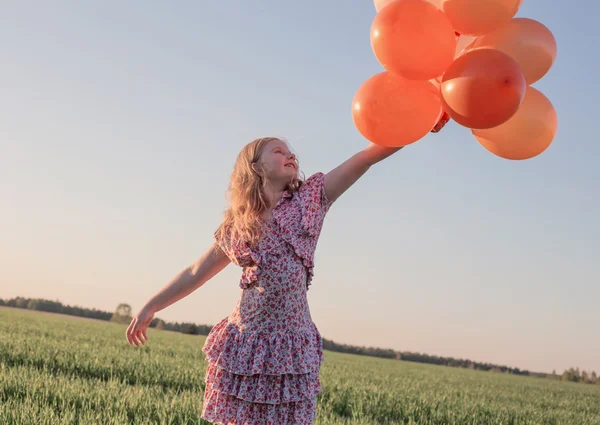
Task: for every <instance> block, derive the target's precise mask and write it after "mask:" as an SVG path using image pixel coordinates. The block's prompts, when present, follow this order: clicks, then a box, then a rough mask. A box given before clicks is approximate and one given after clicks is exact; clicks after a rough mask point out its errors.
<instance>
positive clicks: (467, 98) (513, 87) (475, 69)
mask: <svg viewBox="0 0 600 425" xmlns="http://www.w3.org/2000/svg"><path fill="white" fill-rule="evenodd" d="M526 87H527V84H526V83H525V77H524V76H523V71H521V69H520V68H519V65H518V64H517V62H515V60H514V59H513V58H511V57H510V56H508V55H507V54H504V53H502V52H499V51H498V50H494V49H477V50H471V51H469V52H467V53H465V54H464V55H462V56H459V57H458V58H457V59H456V60H455V61H454V63H453V64H452V65H451V66H450V67H449V68H448V69H447V70H446V72H445V73H444V76H443V77H442V84H441V87H440V89H441V93H442V102H443V104H444V109H445V110H446V112H448V114H449V115H450V117H452V119H453V120H455V121H456V122H457V123H459V124H461V125H463V126H465V127H469V128H491V127H496V126H498V125H500V124H502V123H503V122H505V121H507V120H508V119H509V118H510V117H512V116H513V115H514V114H515V113H516V112H517V109H519V106H521V103H522V102H523V98H524V97H525V90H526Z"/></svg>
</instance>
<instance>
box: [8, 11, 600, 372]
mask: <svg viewBox="0 0 600 425" xmlns="http://www.w3.org/2000/svg"><path fill="white" fill-rule="evenodd" d="M51 3H52V4H50V2H42V1H39V2H10V3H7V4H4V5H3V8H2V14H0V38H1V39H2V40H3V43H2V49H1V50H0V58H1V59H0V60H1V62H0V77H1V78H2V82H3V84H2V91H1V94H0V195H1V199H2V207H1V208H0V223H2V224H1V226H2V228H1V230H0V297H3V298H8V297H14V296H19V295H21V296H26V297H43V298H50V299H58V300H60V301H62V302H63V303H67V304H77V305H81V306H85V307H90V308H93V307H96V308H99V309H104V310H113V309H114V308H115V307H116V306H117V304H118V303H120V302H127V303H130V304H131V305H132V307H133V309H134V310H136V311H137V309H139V308H140V307H141V306H142V304H143V303H144V302H145V301H146V300H147V299H148V298H149V297H150V296H152V295H153V294H154V293H155V292H156V291H157V290H159V289H160V288H161V287H162V286H163V285H165V284H166V283H167V282H168V281H169V280H170V279H171V278H172V277H173V276H174V275H175V274H176V273H177V272H179V271H180V270H181V269H182V268H183V267H185V266H186V265H187V264H189V263H190V262H192V261H193V260H194V259H195V258H197V257H198V256H199V255H201V254H202V253H203V252H204V250H205V249H207V247H208V246H209V245H210V244H211V242H212V233H213V231H214V230H215V228H216V227H217V225H218V223H219V221H220V218H221V213H222V211H223V209H224V208H225V206H226V203H225V190H226V187H227V184H228V178H229V173H230V171H231V169H232V166H233V162H234V160H235V156H236V155H237V153H238V152H239V150H240V149H241V148H242V146H243V145H244V144H245V143H247V142H249V141H250V140H252V139H254V138H256V137H259V136H266V135H275V136H284V137H286V138H287V139H288V140H289V141H290V143H291V145H292V147H293V148H294V150H295V151H296V152H297V153H298V155H299V158H300V161H301V166H302V168H303V171H304V173H305V175H306V176H309V175H311V174H312V173H314V172H316V171H324V172H326V171H328V170H330V169H331V168H333V167H335V166H336V165H338V164H339V163H340V162H341V161H343V160H345V159H346V158H348V157H349V156H350V155H352V154H354V153H355V152H357V151H358V150H360V149H362V148H363V147H364V146H365V145H366V143H367V142H366V141H365V140H364V139H363V138H362V137H361V136H360V134H359V133H358V132H357V130H356V129H355V127H354V125H353V122H352V117H351V109H350V105H351V101H352V97H353V96H354V93H355V91H356V90H357V89H358V87H359V86H360V85H361V84H362V83H363V82H364V81H365V80H366V79H367V78H369V77H370V76H371V75H373V74H375V73H378V72H380V71H381V70H382V68H381V66H380V65H379V64H378V63H377V61H376V59H375V57H374V55H373V53H372V50H371V47H370V42H369V28H370V25H371V22H372V19H373V17H374V16H375V9H374V7H373V3H372V2H371V1H369V0H360V1H359V0H352V1H347V0H346V1H343V0H335V1H334V0H330V1H315V0H304V1H301V2H299V1H280V2H276V1H267V0H255V1H252V2H249V1H242V0H236V1H197V2H194V1H187V2H184V1H182V2H159V1H152V2H147V1H128V2H117V1H106V2H81V1H55V2H51ZM599 9H600V6H599V5H598V3H596V2H592V1H591V0H587V1H585V2H581V3H580V4H579V5H578V6H577V7H574V6H571V5H569V4H568V2H547V1H543V0H525V1H524V2H523V5H522V7H521V10H520V12H519V14H518V16H526V17H530V18H533V19H537V20H539V21H541V22H542V23H544V24H545V25H546V26H548V27H549V28H550V29H551V30H552V32H553V33H554V35H555V36H556V38H557V41H558V57H557V61H556V62H555V64H554V67H553V68H552V69H551V70H550V72H549V73H548V74H547V75H546V76H545V77H544V78H543V79H542V80H541V81H539V82H538V83H536V84H535V86H536V87H537V88H538V89H540V90H541V91H542V92H543V93H544V94H546V95H547V96H548V97H549V98H550V100H551V101H552V102H553V104H554V106H555V108H556V110H557V113H558V119H559V131H558V134H557V137H556V139H555V140H554V143H553V144H552V145H551V146H550V148H549V149H548V150H547V151H546V152H545V153H544V154H542V155H541V156H539V157H537V158H534V159H531V160H528V161H523V162H511V161H507V160H503V159H500V158H497V157H495V156H493V155H492V154H490V153H488V152H487V151H486V150H485V149H483V148H482V147H481V146H480V145H479V144H478V143H477V142H476V141H475V139H474V138H473V137H472V136H471V134H470V132H469V130H467V129H466V128H464V127H460V126H459V125H457V124H456V123H450V124H449V125H448V126H447V127H446V128H445V129H444V130H443V132H441V133H439V134H437V135H433V134H431V135H428V136H426V137H425V138H423V139H422V140H420V141H419V142H418V143H416V144H415V145H412V146H410V147H409V148H406V149H404V150H403V151H401V152H399V153H398V154H397V155H395V156H393V157H391V158H389V159H388V160H386V161H384V162H382V163H380V164H378V165H377V166H376V167H374V168H373V169H371V170H370V171H369V172H368V174H367V175H365V176H364V177H363V178H362V179H361V180H360V181H359V182H358V183H357V184H356V185H355V186H353V187H352V188H351V189H350V190H349V191H348V192H346V194H344V195H343V196H342V197H341V198H340V199H339V200H338V201H337V202H336V204H335V206H334V207H332V209H331V210H330V213H329V216H328V218H327V220H326V223H325V227H324V230H323V233H322V235H321V239H320V242H319V247H318V250H317V254H316V269H315V273H316V275H315V279H314V282H313V286H311V289H310V291H309V292H308V297H309V302H310V305H311V312H312V316H313V319H314V321H315V323H316V324H317V326H318V327H319V329H320V331H321V333H322V334H323V336H324V337H325V338H328V339H333V340H334V341H337V342H341V343H348V344H357V345H373V346H379V347H386V348H394V349H398V350H406V351H419V352H424V353H429V354H437V355H442V356H454V357H462V358H469V359H472V360H477V361H484V362H485V361H487V362H493V363H497V364H504V365H508V366H513V367H520V368H524V369H529V370H534V371H546V372H551V371H552V369H556V370H557V372H559V373H560V372H562V371H563V369H565V368H568V367H570V366H573V367H576V366H578V367H580V368H585V369H595V370H596V371H597V372H600V339H599V338H598V326H599V324H600V323H599V322H600V319H599V315H598V312H599V308H600V261H599V258H600V225H599V222H598V217H600V190H599V189H600V187H599V186H600V185H599V181H600V167H599V166H598V157H599V155H600V143H598V140H599V137H598V134H597V126H596V123H597V122H598V119H599V117H598V113H597V110H598V107H597V102H598V95H599V94H600V90H599V88H598V87H599V85H598V82H597V78H598V77H597V76H598V75H599V71H600V69H599V66H598V54H597V46H598V44H599V41H600V40H599V37H598V22H597V16H599V15H600V13H599V12H600V10H599ZM578 31H579V33H577V32H578ZM239 273H240V270H239V269H238V268H236V266H233V265H231V266H229V267H228V268H227V269H226V270H224V271H223V272H222V273H221V274H219V275H218V276H217V277H215V278H214V279H213V280H211V281H209V282H208V283H207V284H206V285H205V286H203V287H202V288H200V289H199V290H198V291H196V292H195V293H193V294H191V295H190V296H189V297H187V298H185V299H184V300H182V301H180V302H179V303H176V304H175V305H173V306H171V307H169V308H167V309H166V310H164V311H162V312H159V313H158V314H157V316H158V317H162V318H164V319H166V320H171V321H192V322H196V323H205V324H215V323H216V322H217V321H218V320H220V319H221V318H223V317H225V316H226V315H228V314H229V313H230V312H231V310H232V309H233V307H234V304H235V302H236V300H237V298H238V296H239V291H240V289H239V286H238V283H239ZM123 342H124V343H125V339H124V337H123ZM199 348H200V347H199Z"/></svg>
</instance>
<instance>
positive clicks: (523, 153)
mask: <svg viewBox="0 0 600 425" xmlns="http://www.w3.org/2000/svg"><path fill="white" fill-rule="evenodd" d="M557 127H558V119H557V116H556V111H555V109H554V107H553V106H552V103H551V102H550V100H549V99H548V98H547V97H546V96H544V94H543V93H542V92H540V91H539V90H536V89H535V88H533V87H531V86H530V87H527V93H526V94H525V100H524V101H523V105H521V107H520V108H519V110H518V111H517V113H516V114H515V115H514V116H513V117H512V118H511V119H509V120H508V121H506V122H505V123H504V124H501V125H500V126H498V127H495V128H490V129H486V130H471V131H472V133H473V136H475V138H476V139H477V141H478V142H479V143H480V144H481V145H482V146H483V147H484V148H486V149H487V150H488V151H489V152H491V153H493V154H494V155H497V156H499V157H501V158H505V159H512V160H523V159H529V158H533V157H534V156H537V155H539V154H541V153H542V152H544V151H545V150H546V149H547V148H548V146H550V144H551V143H552V140H553V139H554V136H555V135H556V129H557Z"/></svg>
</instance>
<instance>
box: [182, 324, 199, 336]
mask: <svg viewBox="0 0 600 425" xmlns="http://www.w3.org/2000/svg"><path fill="white" fill-rule="evenodd" d="M182 332H183V333H186V334H190V335H196V333H197V332H198V328H197V327H196V325H195V324H193V323H192V324H191V325H188V324H186V325H184V326H183V331H182Z"/></svg>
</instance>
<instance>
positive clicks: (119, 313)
mask: <svg viewBox="0 0 600 425" xmlns="http://www.w3.org/2000/svg"><path fill="white" fill-rule="evenodd" d="M131 319H132V317H131V306H130V305H129V304H125V303H121V304H119V305H118V306H117V309H116V310H115V312H114V314H113V315H112V317H111V319H110V320H111V321H113V322H117V323H129V322H131Z"/></svg>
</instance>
